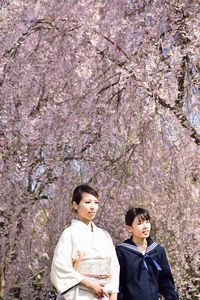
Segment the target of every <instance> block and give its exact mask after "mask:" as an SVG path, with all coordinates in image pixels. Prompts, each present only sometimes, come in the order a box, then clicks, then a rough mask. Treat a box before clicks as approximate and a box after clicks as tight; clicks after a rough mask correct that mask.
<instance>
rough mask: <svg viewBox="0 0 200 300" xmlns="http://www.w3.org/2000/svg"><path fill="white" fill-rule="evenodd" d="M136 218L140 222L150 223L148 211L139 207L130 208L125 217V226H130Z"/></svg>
mask: <svg viewBox="0 0 200 300" xmlns="http://www.w3.org/2000/svg"><path fill="white" fill-rule="evenodd" d="M136 217H138V219H139V220H140V221H144V220H148V221H150V215H149V212H148V210H146V209H144V208H140V207H131V208H129V210H128V211H127V213H126V215H125V222H126V225H129V226H131V225H132V223H133V221H134V219H135V218H136Z"/></svg>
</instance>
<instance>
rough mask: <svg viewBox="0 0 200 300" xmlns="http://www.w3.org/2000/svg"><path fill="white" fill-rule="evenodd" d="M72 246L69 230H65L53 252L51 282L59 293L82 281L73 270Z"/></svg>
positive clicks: (81, 276) (79, 275)
mask: <svg viewBox="0 0 200 300" xmlns="http://www.w3.org/2000/svg"><path fill="white" fill-rule="evenodd" d="M72 253H73V244H72V236H71V232H70V230H68V228H67V229H65V230H64V231H63V233H62V235H61V237H60V239H59V241H58V244H57V246H56V248H55V251H54V257H53V261H52V266H51V281H52V283H53V285H54V286H55V287H56V289H57V291H58V292H59V293H61V294H62V293H64V292H66V291H67V290H69V289H70V288H72V287H73V286H75V285H77V284H78V283H79V282H80V281H82V280H83V279H84V276H83V275H81V274H80V273H79V272H76V271H75V270H74V269H73V263H72Z"/></svg>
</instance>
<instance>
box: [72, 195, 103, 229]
mask: <svg viewBox="0 0 200 300" xmlns="http://www.w3.org/2000/svg"><path fill="white" fill-rule="evenodd" d="M73 208H74V209H75V210H76V212H77V215H78V218H79V220H80V221H82V222H84V223H85V224H89V223H90V222H91V221H92V220H93V219H94V218H95V216H96V213H97V211H98V208H99V200H98V198H96V197H95V196H93V195H91V194H88V193H83V194H82V199H81V201H80V203H79V204H77V203H76V202H75V201H74V202H73Z"/></svg>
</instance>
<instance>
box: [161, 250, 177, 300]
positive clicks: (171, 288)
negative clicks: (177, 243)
mask: <svg viewBox="0 0 200 300" xmlns="http://www.w3.org/2000/svg"><path fill="white" fill-rule="evenodd" d="M161 249H162V255H161V268H162V271H161V272H160V274H159V278H158V283H159V292H160V294H161V295H162V296H164V297H165V299H166V300H178V299H179V296H178V293H177V291H176V289H175V285H174V279H173V276H172V273H171V270H170V266H169V262H168V259H167V255H166V252H165V249H164V248H163V247H162V248H161Z"/></svg>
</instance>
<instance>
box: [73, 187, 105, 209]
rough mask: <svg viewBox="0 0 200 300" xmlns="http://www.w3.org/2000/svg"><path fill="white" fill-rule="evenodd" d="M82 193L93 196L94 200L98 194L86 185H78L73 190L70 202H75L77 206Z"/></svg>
mask: <svg viewBox="0 0 200 300" xmlns="http://www.w3.org/2000/svg"><path fill="white" fill-rule="evenodd" d="M83 193H88V194H91V195H93V196H95V197H96V198H98V197H99V194H98V192H97V191H96V190H95V189H93V188H92V187H91V186H89V185H87V184H81V185H78V186H77V187H76V188H75V189H74V191H73V195H72V202H73V201H74V202H76V204H79V203H80V202H81V199H82V195H83Z"/></svg>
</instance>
